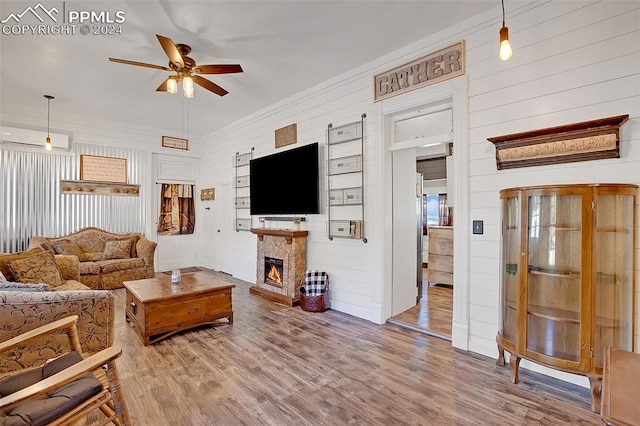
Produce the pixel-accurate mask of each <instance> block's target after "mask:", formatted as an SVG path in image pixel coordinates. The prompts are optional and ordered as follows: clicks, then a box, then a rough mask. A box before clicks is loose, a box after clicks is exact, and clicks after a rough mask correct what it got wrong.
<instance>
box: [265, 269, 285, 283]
mask: <svg viewBox="0 0 640 426" xmlns="http://www.w3.org/2000/svg"><path fill="white" fill-rule="evenodd" d="M267 279H268V280H270V281H272V282H274V283H277V284H280V285H282V277H281V276H280V273H279V272H278V268H276V265H271V270H269V273H268V274H267Z"/></svg>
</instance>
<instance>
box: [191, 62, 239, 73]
mask: <svg viewBox="0 0 640 426" xmlns="http://www.w3.org/2000/svg"><path fill="white" fill-rule="evenodd" d="M193 72H195V73H198V74H232V73H236V72H243V70H242V67H241V66H240V65H238V64H215V65H198V66H197V67H195V68H193Z"/></svg>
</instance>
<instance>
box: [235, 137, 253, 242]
mask: <svg viewBox="0 0 640 426" xmlns="http://www.w3.org/2000/svg"><path fill="white" fill-rule="evenodd" d="M252 156H253V148H251V151H249V152H246V153H244V154H240V153H239V152H236V155H234V156H233V168H234V170H235V176H234V180H233V187H234V189H235V198H234V200H233V204H234V208H233V210H234V212H235V220H234V222H233V226H234V229H235V230H236V231H248V230H250V229H251V215H250V213H249V207H250V197H249V195H250V194H249V184H250V182H251V180H250V176H249V163H250V162H251V157H252Z"/></svg>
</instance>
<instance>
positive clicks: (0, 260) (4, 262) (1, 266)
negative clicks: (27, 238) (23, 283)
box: [0, 247, 44, 281]
mask: <svg viewBox="0 0 640 426" xmlns="http://www.w3.org/2000/svg"><path fill="white" fill-rule="evenodd" d="M43 251H44V250H43V249H42V247H35V248H32V249H31V250H27V251H20V252H18V253H0V271H1V272H2V275H4V276H5V278H6V279H7V281H16V277H14V276H13V271H12V270H11V268H9V261H10V260H15V259H22V258H25V257H31V256H33V255H34V254H36V253H42V252H43Z"/></svg>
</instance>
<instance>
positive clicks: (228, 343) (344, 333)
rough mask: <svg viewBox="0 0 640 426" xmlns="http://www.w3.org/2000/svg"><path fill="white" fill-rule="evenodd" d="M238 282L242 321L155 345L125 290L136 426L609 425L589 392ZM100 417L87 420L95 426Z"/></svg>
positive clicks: (121, 335)
mask: <svg viewBox="0 0 640 426" xmlns="http://www.w3.org/2000/svg"><path fill="white" fill-rule="evenodd" d="M214 274H216V275H218V276H220V277H224V278H226V279H228V280H229V281H230V282H232V283H234V284H236V288H234V289H233V308H234V324H233V325H220V326H216V327H205V328H201V329H196V330H192V331H187V332H184V333H181V334H177V335H175V336H173V337H171V338H168V339H166V340H163V341H161V342H159V343H157V344H155V345H152V346H147V347H145V346H143V345H142V340H141V338H140V336H139V335H138V334H137V333H136V331H135V329H134V328H133V327H132V326H130V325H128V324H126V323H125V320H124V308H123V305H124V290H123V289H119V290H115V291H114V293H115V295H116V304H117V312H116V315H117V317H116V344H118V345H120V346H121V347H122V348H123V351H124V353H123V355H122V357H121V358H119V359H118V361H117V362H118V368H119V372H120V378H121V380H122V386H123V390H124V392H125V397H126V400H127V403H128V406H129V410H130V412H131V416H132V420H133V424H135V425H153V426H156V425H172V426H175V425H346V424H353V425H400V424H402V425H405V424H406V425H432V424H438V425H449V424H456V425H477V424H494V425H495V424H499V425H521V424H528V425H537V424H544V425H560V424H562V425H565V424H576V425H578V424H581V425H598V424H600V422H599V417H598V416H597V415H595V414H593V413H591V412H590V411H589V392H588V390H587V389H583V388H580V387H577V386H574V385H570V384H565V383H564V382H561V381H559V380H555V379H551V378H548V377H545V376H542V375H539V374H537V373H532V372H528V371H522V373H521V382H520V383H519V384H518V385H514V384H512V383H510V381H509V371H510V370H509V368H508V367H498V366H496V365H495V360H494V359H491V358H487V357H483V356H480V355H476V354H472V353H468V352H462V351H459V350H455V349H453V348H452V347H451V344H450V343H449V342H445V341H443V340H440V339H436V338H433V337H429V336H425V335H423V334H419V333H415V332H412V331H409V330H405V329H402V328H399V327H395V326H389V325H376V324H373V323H371V322H368V321H365V320H362V319H358V318H355V317H352V316H349V315H346V314H343V313H340V312H337V311H333V310H329V311H327V312H324V313H310V312H305V311H302V310H301V309H300V308H299V307H296V308H288V307H285V306H282V305H278V304H276V303H274V302H271V301H268V300H266V299H263V298H260V297H258V296H253V295H249V286H250V285H251V284H249V283H247V282H244V281H240V280H237V279H234V278H232V277H229V276H226V275H224V274H218V273H214ZM97 418H98V417H97V416H96V417H93V418H92V419H91V420H90V421H89V422H87V423H86V424H94V423H92V421H94V420H96V419H97Z"/></svg>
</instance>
